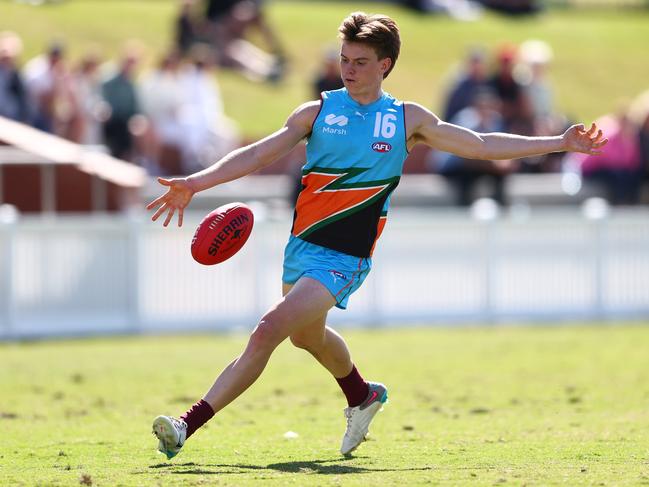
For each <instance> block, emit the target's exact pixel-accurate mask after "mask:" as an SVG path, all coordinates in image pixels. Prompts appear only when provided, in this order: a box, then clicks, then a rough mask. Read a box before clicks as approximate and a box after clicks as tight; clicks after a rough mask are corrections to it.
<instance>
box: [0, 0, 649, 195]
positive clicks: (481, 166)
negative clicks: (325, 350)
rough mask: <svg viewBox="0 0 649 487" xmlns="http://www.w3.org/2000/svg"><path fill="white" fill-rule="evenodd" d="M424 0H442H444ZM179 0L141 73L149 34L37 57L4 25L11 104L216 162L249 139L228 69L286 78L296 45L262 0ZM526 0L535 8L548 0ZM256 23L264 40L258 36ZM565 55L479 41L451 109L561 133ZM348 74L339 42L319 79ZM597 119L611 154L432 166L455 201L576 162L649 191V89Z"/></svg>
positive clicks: (634, 189)
mask: <svg viewBox="0 0 649 487" xmlns="http://www.w3.org/2000/svg"><path fill="white" fill-rule="evenodd" d="M401 3H403V2H401ZM419 3H422V2H419ZM424 3H426V5H428V6H429V7H431V8H432V6H433V4H436V5H438V6H439V5H442V4H443V3H444V2H441V1H440V0H435V1H433V0H430V1H429V2H424ZM460 3H461V2H458V3H457V4H456V5H458V4H460ZM479 3H481V4H482V5H483V6H484V5H487V4H489V3H491V4H492V5H491V6H492V7H493V6H494V5H496V4H498V5H500V6H501V7H503V8H504V7H507V5H509V4H510V3H508V2H506V1H502V2H495V1H493V2H479ZM179 5H180V8H179V9H178V12H177V15H176V17H175V20H174V32H175V36H174V44H175V45H174V47H173V48H172V49H170V50H169V51H168V52H167V53H166V54H164V55H163V56H162V58H161V59H159V60H158V63H157V66H155V67H154V68H153V69H151V70H150V71H149V72H147V73H145V74H144V75H142V76H139V77H137V79H136V71H137V70H138V66H139V64H140V63H141V61H142V56H143V46H141V45H140V44H138V43H136V42H129V43H127V44H126V45H125V46H124V48H123V51H122V54H121V56H120V57H119V59H118V60H116V61H109V62H104V60H103V59H101V56H100V55H99V53H98V52H94V51H92V50H90V51H88V52H87V53H86V54H85V55H84V56H82V58H81V59H80V60H79V61H78V62H77V63H76V64H73V63H71V62H70V61H69V58H68V56H67V53H66V48H65V45H63V44H62V43H52V44H51V45H50V46H49V47H48V48H47V50H46V52H44V53H43V54H41V55H39V56H37V57H35V58H34V59H31V60H26V61H25V60H22V59H21V53H22V41H21V39H20V37H19V36H18V35H17V34H16V33H14V32H9V31H5V32H0V116H4V117H8V118H10V119H14V120H17V121H20V122H23V123H26V124H29V125H31V126H34V127H36V128H38V129H41V130H44V131H47V132H50V133H53V134H56V135H58V136H60V137H63V138H66V139H68V140H71V141H73V142H77V143H80V144H85V145H90V146H97V147H98V148H100V149H101V150H106V151H108V152H110V153H111V154H112V155H113V156H115V157H118V158H120V159H123V160H127V161H131V162H134V163H136V164H138V165H140V166H142V167H144V168H145V169H147V171H148V172H149V173H150V174H152V175H171V174H174V175H175V174H188V173H191V172H193V171H195V170H199V169H201V168H203V167H205V166H207V165H209V164H210V163H212V162H213V161H215V160H216V159H218V158H219V157H220V156H222V155H224V154H226V153H227V152H229V151H230V150H232V149H233V148H235V147H237V146H239V145H240V144H241V139H240V135H239V132H238V130H237V127H236V125H235V124H234V123H233V122H232V120H230V119H229V118H228V117H227V116H226V115H225V112H224V107H223V100H222V98H221V94H220V91H219V85H218V82H217V80H216V77H215V76H214V72H215V69H219V68H220V69H232V70H236V71H237V72H239V73H240V74H242V75H243V76H245V77H246V78H248V79H251V80H253V81H259V82H270V83H275V82H278V81H280V80H281V79H282V78H283V77H284V75H285V74H286V69H287V62H286V56H285V53H284V50H283V48H282V46H281V43H280V42H279V40H278V37H277V36H276V35H275V34H274V32H273V29H272V28H271V27H270V26H269V25H268V23H267V22H266V21H265V19H264V16H263V10H262V4H261V2H260V0H256V1H254V0H181V2H180V3H179ZM516 5H518V7H520V6H521V4H516ZM526 5H528V6H530V9H531V10H534V9H533V8H532V7H533V6H534V5H536V2H527V3H526ZM411 6H414V5H411ZM420 7H421V5H420ZM471 8H472V7H471ZM531 10H530V11H531ZM251 34H252V35H253V38H254V39H255V43H252V42H250V41H249V40H248V39H249V38H250V35H251ZM259 46H262V47H259ZM552 60H553V52H552V49H551V47H550V46H549V45H548V44H547V43H545V42H543V41H539V40H529V41H526V42H523V43H522V44H520V45H503V46H501V47H500V48H498V49H497V50H496V51H495V52H488V51H487V50H486V49H484V48H482V47H476V48H473V49H471V50H470V51H469V52H468V53H467V54H466V57H465V59H464V60H463V61H461V62H460V63H459V67H457V68H456V69H454V71H453V72H452V73H450V74H449V77H448V78H447V83H446V84H447V90H446V92H445V95H444V99H443V103H442V106H443V109H442V110H441V111H442V113H440V116H441V118H443V119H444V120H446V121H448V122H452V123H455V124H458V125H460V126H463V127H466V128H469V129H472V130H475V131H478V132H511V133H515V134H521V135H535V136H543V135H556V134H560V133H562V132H563V131H564V130H565V129H566V128H567V127H569V126H570V125H571V124H572V123H575V121H573V120H571V119H570V117H569V116H567V115H566V114H563V113H560V112H559V111H558V110H557V108H556V106H555V104H554V95H553V89H552V85H551V82H550V77H549V76H548V72H549V70H550V69H551V65H552ZM23 62H24V64H23ZM342 86H343V85H342V82H341V79H340V73H339V54H338V50H337V49H332V50H329V51H327V52H326V53H325V55H324V57H323V61H322V64H321V67H320V71H319V72H318V73H317V74H316V78H315V79H314V80H313V83H312V96H313V98H314V99H317V98H318V97H319V93H320V92H321V91H324V90H331V89H338V88H340V87H342ZM577 122H582V120H577ZM597 123H598V124H599V125H600V126H601V127H602V129H603V130H604V131H605V133H606V136H607V137H608V138H609V143H608V145H607V146H605V148H604V152H603V154H602V155H600V156H587V155H581V154H579V155H576V154H567V155H566V154H549V155H545V156H539V157H532V158H525V159H518V160H508V161H484V160H468V159H464V158H461V157H458V156H456V155H453V154H448V153H443V152H439V151H430V152H428V154H427V156H426V161H425V164H426V168H427V170H429V171H431V172H434V173H437V174H440V175H442V176H444V177H445V178H446V179H447V180H448V181H449V183H450V184H451V185H452V187H453V188H454V190H455V192H454V194H455V201H454V203H455V204H457V205H461V206H466V205H470V204H471V203H472V202H473V200H474V199H475V198H476V191H475V188H476V186H477V185H479V184H480V185H483V186H484V184H483V183H482V181H483V180H485V179H486V180H488V183H487V187H488V188H489V189H490V191H491V194H490V195H489V196H491V197H492V198H493V199H495V200H496V201H497V202H499V203H500V204H502V205H507V204H508V203H509V202H508V201H507V196H506V195H507V192H506V191H505V183H506V180H507V178H508V176H509V175H511V174H513V173H521V172H523V173H574V174H575V175H577V176H578V178H579V180H583V181H592V182H593V184H596V185H599V186H601V187H602V188H603V191H604V192H605V193H604V194H605V195H606V197H607V198H608V199H609V201H610V202H611V203H613V204H635V203H638V202H639V201H640V199H641V190H642V185H643V183H644V182H647V181H648V179H649V178H648V173H649V171H648V168H649V92H647V93H646V94H645V95H643V96H640V97H638V99H636V100H635V101H634V102H633V103H630V104H628V105H627V106H623V107H620V109H619V110H618V111H617V112H616V113H613V114H608V115H606V116H604V117H602V118H601V119H600V120H597ZM296 190H299V181H298V187H297V188H296Z"/></svg>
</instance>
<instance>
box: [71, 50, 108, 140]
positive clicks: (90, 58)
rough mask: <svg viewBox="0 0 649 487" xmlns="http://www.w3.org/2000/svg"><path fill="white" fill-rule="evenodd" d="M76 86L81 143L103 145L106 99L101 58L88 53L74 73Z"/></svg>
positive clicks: (92, 52) (95, 54)
mask: <svg viewBox="0 0 649 487" xmlns="http://www.w3.org/2000/svg"><path fill="white" fill-rule="evenodd" d="M74 85H75V89H76V91H77V98H78V100H79V108H80V118H81V137H80V142H81V143H82V144H87V145H100V144H102V143H103V137H102V133H101V132H102V128H101V119H102V110H103V108H104V99H103V98H102V95H101V79H100V76H99V56H98V55H97V53H96V52H94V51H88V52H87V53H86V54H84V56H83V57H82V58H81V61H80V62H79V65H78V67H77V69H76V71H75V73H74Z"/></svg>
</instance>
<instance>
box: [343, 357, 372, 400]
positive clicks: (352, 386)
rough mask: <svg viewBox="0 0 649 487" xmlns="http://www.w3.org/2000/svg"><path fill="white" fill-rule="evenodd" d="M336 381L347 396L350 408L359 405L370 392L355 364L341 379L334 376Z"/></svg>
mask: <svg viewBox="0 0 649 487" xmlns="http://www.w3.org/2000/svg"><path fill="white" fill-rule="evenodd" d="M336 381H337V382H338V385H339V386H340V388H341V389H342V390H343V394H345V397H346V398H347V404H348V405H349V407H352V408H353V407H356V406H358V405H360V404H361V403H362V402H363V401H364V400H365V399H366V398H367V394H369V392H370V387H369V386H368V385H367V382H365V381H364V380H363V378H362V377H361V374H359V373H358V370H356V366H355V365H354V366H353V367H352V371H351V372H350V373H349V375H347V376H346V377H343V378H342V379H338V378H336Z"/></svg>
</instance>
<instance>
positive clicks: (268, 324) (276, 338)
mask: <svg viewBox="0 0 649 487" xmlns="http://www.w3.org/2000/svg"><path fill="white" fill-rule="evenodd" d="M284 338H286V337H284V336H282V335H281V334H280V333H279V331H278V329H277V327H276V326H274V325H273V322H272V321H268V320H264V318H262V319H261V321H260V322H259V324H258V325H257V327H256V328H255V329H254V330H253V332H252V334H251V335H250V341H249V346H252V347H253V348H254V349H256V350H273V349H275V347H277V345H279V344H280V343H281V342H282V340H284Z"/></svg>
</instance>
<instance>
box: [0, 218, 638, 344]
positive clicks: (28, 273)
mask: <svg viewBox="0 0 649 487" xmlns="http://www.w3.org/2000/svg"><path fill="white" fill-rule="evenodd" d="M262 213H263V212H261V211H259V212H258V214H257V222H256V226H255V229H254V231H253V234H252V236H251V238H250V240H249V241H248V243H247V244H246V246H245V248H244V249H243V250H242V251H241V252H240V253H239V254H238V255H236V256H235V257H233V258H232V259H231V260H230V261H228V262H225V263H224V264H221V265H217V266H213V267H205V266H201V265H199V264H197V263H195V262H194V261H193V260H192V258H191V256H190V252H189V243H190V241H191V237H192V233H193V229H194V228H195V225H196V224H197V222H198V221H199V219H200V218H201V217H202V214H198V213H194V214H190V215H188V216H187V217H186V225H185V226H184V227H183V229H178V228H177V227H171V226H170V227H169V228H167V229H163V228H162V226H161V225H159V224H152V223H150V222H149V221H148V217H147V215H144V214H137V215H122V216H107V215H102V216H66V217H61V216H58V217H53V216H49V217H47V216H45V217H27V216H23V217H20V218H18V219H17V220H15V219H13V218H10V217H7V216H6V215H5V217H0V290H1V292H0V338H1V339H12V338H24V337H50V336H65V335H85V334H108V333H149V332H161V331H173V332H179V331H180V332H182V331H196V330H225V329H233V328H242V329H246V330H248V329H251V328H252V327H253V326H254V325H255V324H256V322H257V320H258V318H259V317H260V316H261V315H262V314H263V312H264V310H265V309H266V308H267V307H268V306H270V305H271V304H272V303H273V302H274V301H276V300H277V299H279V297H280V289H281V262H282V251H283V247H284V244H285V242H286V239H287V236H288V231H289V228H290V223H291V222H290V218H291V215H290V214H288V213H281V214H280V216H275V217H274V218H264V217H263V214H262ZM627 318H632V319H641V320H646V319H649V211H648V210H647V209H636V210H630V209H629V210H616V211H614V212H612V214H610V215H609V216H608V217H606V218H602V219H587V218H585V217H584V216H583V215H582V214H581V212H580V211H579V209H578V208H570V209H567V208H563V209H558V208H555V209H552V210H550V209H547V210H545V211H541V210H538V209H534V211H533V212H532V213H531V214H528V213H526V212H525V211H523V212H517V211H513V212H512V213H511V215H509V216H504V217H500V218H496V219H493V220H489V219H487V220H485V221H479V220H475V219H473V218H471V217H470V216H469V215H468V214H466V213H463V212H459V211H449V210H446V211H441V210H437V211H433V210H427V211H424V210H405V209H404V210H400V209H398V208H395V209H394V210H393V211H392V212H391V215H390V221H389V223H388V226H387V228H386V231H385V233H384V235H383V237H382V238H381V240H380V242H379V245H378V248H377V251H376V254H375V256H374V269H373V270H372V272H371V273H370V276H369V277H368V278H367V280H366V282H365V284H364V285H363V287H362V288H361V290H359V291H358V292H357V293H356V294H355V295H353V296H352V298H351V300H350V306H349V309H348V310H347V311H340V310H334V311H332V312H331V314H330V320H331V322H332V323H345V324H347V325H351V326H355V325H359V326H361V325H362V326H398V325H402V324H406V323H413V322H419V323H444V324H450V323H458V322H498V321H505V320H515V321H517V322H522V321H526V322H529V321H546V320H559V321H560V320H572V319H588V320H590V319H595V320H605V319H611V320H613V319H615V320H617V319H627Z"/></svg>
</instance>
